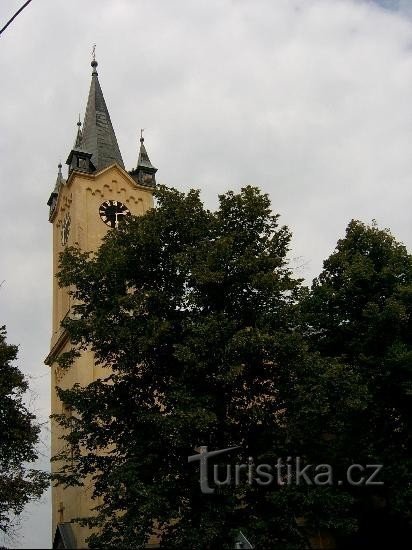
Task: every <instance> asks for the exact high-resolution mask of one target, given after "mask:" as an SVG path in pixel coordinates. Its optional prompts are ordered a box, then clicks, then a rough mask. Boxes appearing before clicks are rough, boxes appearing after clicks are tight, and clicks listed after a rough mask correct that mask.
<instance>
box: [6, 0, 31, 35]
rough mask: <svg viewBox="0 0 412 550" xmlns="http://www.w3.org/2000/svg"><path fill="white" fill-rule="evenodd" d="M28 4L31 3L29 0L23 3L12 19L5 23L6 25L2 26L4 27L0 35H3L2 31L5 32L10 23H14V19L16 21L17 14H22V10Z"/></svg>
mask: <svg viewBox="0 0 412 550" xmlns="http://www.w3.org/2000/svg"><path fill="white" fill-rule="evenodd" d="M30 2H31V0H27V2H25V3H24V4H23V5H22V7H21V8H20V9H18V10H17V11H16V13H15V14H14V15H13V17H12V18H11V19H9V20H8V21H7V23H6V24H5V25H4V27H3V28H2V29H0V35H2V34H3V31H5V30H6V29H7V27H8V26H9V25H10V23H11V22H12V21H14V19H16V17H17V16H18V15H19V13H20V12H22V11H23V10H24V8H25V7H26V6H28V5H29V4H30Z"/></svg>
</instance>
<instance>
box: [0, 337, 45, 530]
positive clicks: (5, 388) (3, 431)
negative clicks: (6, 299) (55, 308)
mask: <svg viewBox="0 0 412 550" xmlns="http://www.w3.org/2000/svg"><path fill="white" fill-rule="evenodd" d="M16 359H17V346H13V345H10V344H7V341H6V328H5V326H2V327H0V530H1V531H2V532H3V533H6V534H11V528H12V527H13V518H15V517H16V516H18V515H19V514H21V512H22V511H23V508H24V506H25V505H26V504H27V503H28V502H29V501H31V500H33V499H37V498H40V496H41V495H42V493H43V491H44V490H45V489H46V487H47V485H48V476H47V474H46V473H44V472H41V471H38V470H35V469H30V468H29V467H28V464H30V463H32V462H34V461H35V460H36V459H37V452H36V444H37V442H38V437H39V432H40V428H39V426H38V425H37V424H36V423H35V416H34V415H33V414H32V413H31V412H30V411H29V410H28V409H27V407H26V406H25V404H24V401H23V397H24V394H25V392H26V391H27V389H28V384H27V380H26V379H25V378H24V376H23V374H22V372H21V371H20V370H19V369H18V367H17V366H16V365H14V364H13V363H14V361H15V360H16Z"/></svg>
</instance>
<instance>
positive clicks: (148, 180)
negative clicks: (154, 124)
mask: <svg viewBox="0 0 412 550" xmlns="http://www.w3.org/2000/svg"><path fill="white" fill-rule="evenodd" d="M156 172H157V168H155V167H154V166H153V164H152V163H151V162H150V159H149V155H148V154H147V151H146V147H145V146H144V137H143V130H140V151H139V157H138V159H137V166H136V168H135V169H134V170H132V171H131V172H130V175H131V176H133V179H134V180H136V181H137V182H138V183H140V184H142V185H151V186H154V185H156V178H155V174H156Z"/></svg>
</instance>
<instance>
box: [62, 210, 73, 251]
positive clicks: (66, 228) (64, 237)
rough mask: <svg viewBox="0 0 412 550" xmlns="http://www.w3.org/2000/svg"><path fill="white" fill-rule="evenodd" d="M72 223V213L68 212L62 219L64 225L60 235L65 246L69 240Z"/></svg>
mask: <svg viewBox="0 0 412 550" xmlns="http://www.w3.org/2000/svg"><path fill="white" fill-rule="evenodd" d="M70 223H71V218H70V214H69V213H67V214H66V216H65V218H64V220H63V221H62V225H61V229H60V236H61V240H62V245H63V246H64V245H65V244H67V241H68V240H69V235H70Z"/></svg>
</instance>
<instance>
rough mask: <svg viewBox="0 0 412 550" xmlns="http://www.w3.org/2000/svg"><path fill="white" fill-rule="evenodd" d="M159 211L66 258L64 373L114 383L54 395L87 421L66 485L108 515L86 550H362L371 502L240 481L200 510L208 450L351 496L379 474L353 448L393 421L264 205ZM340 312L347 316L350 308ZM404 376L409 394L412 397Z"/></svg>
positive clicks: (171, 201) (184, 200)
mask: <svg viewBox="0 0 412 550" xmlns="http://www.w3.org/2000/svg"><path fill="white" fill-rule="evenodd" d="M156 199H157V207H156V208H155V209H153V210H150V211H149V212H147V213H146V214H145V215H144V216H140V217H137V218H131V219H129V220H128V221H125V223H124V224H122V225H121V227H120V228H119V229H118V230H117V231H112V232H110V233H109V234H108V235H107V237H106V238H105V240H104V242H103V244H102V246H101V248H100V249H99V251H98V252H97V254H94V255H93V254H89V253H87V252H82V251H81V250H79V249H77V248H67V249H66V250H65V252H64V253H63V255H62V258H61V270H60V273H59V282H60V284H61V285H62V286H66V287H71V288H74V290H73V297H74V299H75V303H76V304H77V305H75V306H74V307H73V315H71V316H70V317H68V318H66V319H65V321H64V326H65V328H66V330H67V331H68V334H69V336H70V339H71V342H72V344H73V350H72V351H71V352H69V353H67V354H64V355H62V356H61V357H60V359H59V361H60V364H61V365H62V366H63V367H65V368H70V365H71V364H72V361H73V359H74V358H75V356H76V354H78V353H81V352H82V350H86V349H91V350H92V351H93V353H94V357H95V362H96V364H98V365H101V366H102V367H106V371H105V372H107V375H106V376H104V377H103V378H101V379H98V380H96V381H94V382H93V383H91V384H90V385H88V386H87V387H80V386H79V385H76V386H74V387H73V388H68V389H64V390H63V389H60V388H59V389H58V390H57V391H58V394H59V396H60V398H61V399H62V401H63V402H64V403H65V404H66V405H67V406H68V407H70V408H71V409H72V411H73V414H72V415H71V416H70V417H67V416H65V415H57V416H56V419H57V420H58V422H60V423H61V425H62V426H63V427H64V428H65V429H66V430H67V431H66V436H65V439H66V441H67V446H66V448H65V449H64V450H63V451H62V453H61V454H60V455H59V456H58V457H55V458H56V460H57V459H62V460H63V462H64V466H63V467H62V468H61V470H60V472H58V474H57V475H56V477H55V479H56V482H58V483H63V484H67V485H75V484H82V483H84V482H85V480H86V479H89V476H92V478H93V480H94V497H95V502H96V507H95V515H94V516H92V517H89V518H83V520H84V521H85V522H86V523H87V524H88V525H89V526H92V527H93V526H95V527H98V531H97V532H96V533H95V534H93V535H92V536H91V538H90V545H91V546H92V547H99V548H109V547H122V548H127V547H130V548H135V547H143V546H144V544H145V543H146V541H147V539H148V537H149V535H150V533H151V532H152V530H153V526H154V521H155V522H156V527H158V528H159V529H160V532H161V538H162V545H163V546H164V547H167V548H178V547H179V548H181V547H187V548H211V547H221V548H232V547H233V539H234V536H235V535H236V533H237V532H238V530H239V529H242V531H243V532H244V533H246V534H247V535H248V536H249V537H250V538H251V539H252V541H253V543H254V544H255V545H256V546H257V547H268V546H272V545H274V544H277V545H278V546H279V547H281V548H285V549H286V548H288V549H290V550H292V549H299V548H307V546H308V541H309V540H310V539H311V537H313V536H315V535H319V533H323V534H324V533H328V532H329V531H333V532H334V533H335V534H338V535H339V536H342V537H343V536H348V535H350V534H351V533H353V532H354V531H356V529H358V525H359V518H360V514H359V511H358V509H357V506H358V502H359V499H358V496H357V494H356V492H355V493H354V491H353V490H352V489H351V488H350V487H346V485H345V486H343V487H340V486H338V485H337V483H335V484H330V483H328V484H323V485H318V486H315V485H305V484H301V485H297V484H294V483H290V484H272V485H271V486H270V487H264V486H260V485H258V484H256V483H252V484H250V483H248V482H247V476H242V477H241V479H240V483H238V484H237V486H236V487H235V486H233V485H232V486H230V487H227V486H223V487H220V488H219V490H218V491H216V493H215V494H213V495H204V494H202V493H201V492H200V488H199V472H198V468H197V467H193V465H191V464H188V463H187V458H188V456H190V455H193V454H195V449H198V448H199V447H200V446H207V447H208V448H209V450H214V449H221V448H227V447H231V446H240V449H239V450H237V451H236V452H232V454H231V455H230V457H229V456H227V457H225V460H226V461H232V463H234V462H245V461H246V460H247V457H248V456H251V457H254V459H255V461H256V462H257V463H261V464H262V463H268V464H275V463H276V460H277V458H279V457H283V458H284V459H286V458H287V457H288V456H292V457H300V459H301V460H302V463H303V464H309V463H312V464H321V463H328V464H330V465H332V466H333V468H334V475H336V476H339V477H338V478H337V479H345V477H344V474H345V469H346V468H347V466H348V465H349V464H350V463H352V462H356V463H359V461H360V460H361V459H363V458H364V459H365V460H366V459H370V458H371V457H372V456H373V457H374V458H375V456H377V455H376V454H367V453H363V454H362V453H361V454H360V455H358V454H357V453H356V446H355V444H354V443H353V441H354V440H353V438H352V430H353V429H355V428H356V427H357V426H359V439H360V438H361V431H362V429H363V428H361V425H360V424H359V425H358V419H359V418H367V417H368V415H369V414H370V411H372V410H373V407H374V405H375V406H378V407H379V403H375V404H374V405H373V400H374V399H375V398H376V397H377V395H378V394H377V393H376V392H375V393H373V392H371V391H370V385H371V384H370V381H369V379H368V377H367V376H365V372H364V371H363V370H362V368H360V364H359V362H358V361H356V360H350V357H349V355H348V353H347V352H346V350H345V352H340V351H339V352H338V351H337V349H335V348H334V347H333V346H332V341H335V340H338V341H339V338H340V337H338V336H337V335H335V334H334V333H333V331H332V330H329V332H328V330H327V329H328V328H330V326H329V325H330V323H331V322H332V321H331V320H330V319H329V317H328V315H327V314H325V317H324V318H325V323H326V325H327V326H326V327H324V326H323V325H322V323H321V321H320V319H319V320H318V319H317V318H318V310H319V309H320V310H321V311H322V312H323V311H325V310H327V311H328V307H329V306H328V303H327V300H325V299H324V298H325V296H327V292H326V290H325V289H324V290H322V288H323V287H322V285H323V281H324V280H325V281H326V280H328V281H329V279H328V276H327V275H326V272H325V273H324V274H322V275H321V277H320V278H319V280H318V281H317V282H316V283H315V284H314V287H313V289H312V291H310V292H309V291H308V290H307V289H304V288H303V287H302V284H301V281H300V280H298V279H296V278H294V277H293V274H292V272H291V269H290V267H289V266H288V261H287V253H288V249H289V244H290V239H291V235H290V232H289V230H288V229H287V228H286V227H284V226H280V225H279V219H278V216H277V215H274V214H273V213H272V212H271V208H270V201H269V199H268V197H267V196H266V195H264V194H262V193H261V192H260V191H259V190H258V189H256V188H253V187H247V188H245V189H242V190H241V192H240V193H238V194H236V193H233V192H228V193H226V194H224V195H222V196H220V197H219V208H218V209H217V211H216V212H210V211H208V210H207V209H205V208H204V206H203V204H202V202H201V200H200V198H199V193H198V192H197V191H190V192H189V193H187V194H183V193H180V192H178V191H176V190H174V189H167V188H164V187H160V188H159V189H158V190H157V191H156ZM339 246H341V245H339ZM339 246H338V250H339ZM337 263H339V262H337ZM348 264H350V265H352V260H348ZM328 265H329V264H328V263H326V264H325V266H326V267H325V269H327V266H328ZM405 265H406V264H405ZM336 269H337V272H338V273H339V274H341V273H342V272H343V271H344V269H343V268H342V267H338V266H337V264H336ZM351 269H352V268H351ZM388 269H389V271H390V269H392V267H388ZM355 271H356V270H355ZM336 277H337V275H336V274H331V276H330V279H331V281H332V282H333V281H335V280H337V279H336ZM390 277H391V276H390V275H389V274H388V280H389V279H390ZM396 277H398V275H396V276H395V278H396ZM346 280H347V274H346V275H343V279H342V280H341V281H340V282H337V283H336V284H337V288H338V289H340V288H341V287H342V284H343V281H346ZM400 282H402V281H400V280H398V283H400ZM331 284H332V283H331ZM345 284H346V283H345ZM395 286H396V285H395V282H394V283H393V288H395ZM355 287H356V285H355ZM356 288H357V287H356ZM396 288H397V287H396ZM336 292H337V293H338V294H339V292H340V291H339V290H338V291H333V292H331V294H332V295H333V297H334V296H335V294H336ZM351 292H353V290H352V291H349V289H348V301H349V302H350V303H351V298H350V296H351ZM402 292H403V294H402V295H403V296H404V297H406V294H405V290H404V291H402ZM405 299H406V298H405ZM391 303H392V302H391ZM330 305H331V312H332V313H331V315H332V317H333V316H334V315H335V316H336V315H339V313H338V312H339V311H340V309H342V308H343V307H344V300H343V299H342V300H341V301H340V302H339V303H337V304H332V302H331V304H330ZM388 307H389V306H388ZM342 311H343V310H342ZM368 311H369V310H368ZM391 311H392V310H391ZM370 312H371V313H370V314H371V315H372V313H373V312H372V310H370ZM333 318H334V317H333ZM381 322H383V319H382V321H381ZM328 323H329V324H328ZM334 326H335V325H334ZM336 326H337V327H338V328H339V330H340V329H341V327H342V324H341V323H340V321H339V320H338V321H336ZM367 326H369V325H368V324H367V323H365V330H366V327H367ZM379 327H380V325H379V323H378V322H377V324H376V327H375V330H376V331H378V330H379ZM355 332H356V335H359V332H358V331H355ZM371 334H372V332H371ZM345 338H347V339H348V337H347V336H345ZM328 342H330V343H329V344H328ZM328 346H329V347H328ZM347 346H349V347H351V344H350V343H349V340H348V342H347ZM353 346H354V344H353ZM372 347H373V346H372ZM365 349H366V348H365ZM401 349H402V350H404V348H399V346H398V347H396V346H395V348H393V349H392V355H390V357H392V359H391V360H392V361H394V360H395V359H394V350H398V354H397V355H396V358H398V359H399V354H400V353H401V352H400V351H399V350H401ZM405 353H406V352H405ZM362 357H363V355H362ZM405 357H406V356H405ZM395 362H396V361H395ZM402 368H406V365H404V366H403V367H402ZM406 374H407V373H406V371H405V378H404V379H402V380H403V381H402V383H400V381H399V380H398V382H397V383H398V386H396V387H398V388H401V387H402V388H403V390H402V391H404V392H406V393H405V396H406V394H407V387H406V386H405V384H406V380H407V377H406ZM395 385H396V384H395ZM382 387H383V386H382ZM399 391H401V390H400V389H399ZM381 412H382V411H381ZM376 414H377V413H376ZM382 417H383V413H382V414H381V418H382ZM362 426H363V427H364V425H362ZM394 437H395V436H394ZM369 439H372V438H371V437H370V438H369ZM382 441H383V439H382ZM394 445H395V441H394ZM365 448H366V447H365ZM374 449H376V447H374ZM348 461H349V462H348ZM223 470H224V471H223V472H222V471H221V472H220V474H222V476H223V478H224V476H225V468H223ZM341 476H343V477H341ZM292 477H293V475H292ZM283 479H285V476H284V475H283Z"/></svg>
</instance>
